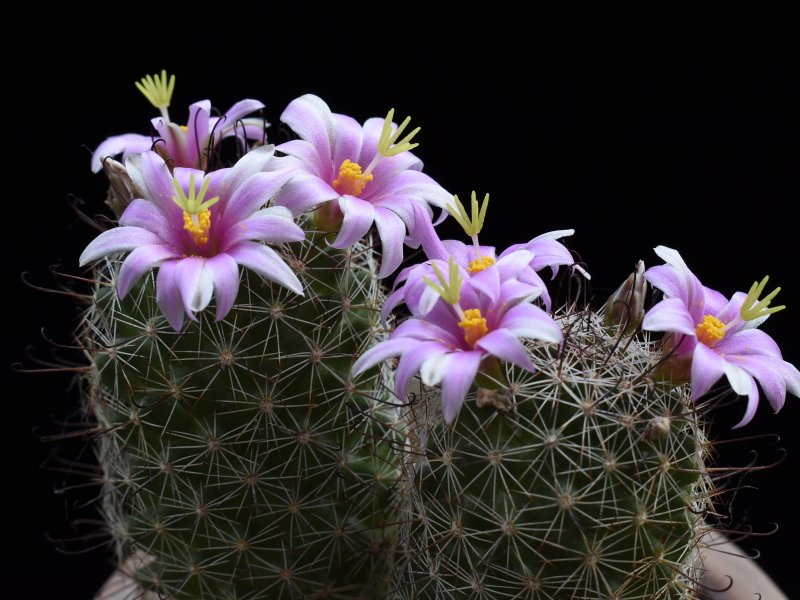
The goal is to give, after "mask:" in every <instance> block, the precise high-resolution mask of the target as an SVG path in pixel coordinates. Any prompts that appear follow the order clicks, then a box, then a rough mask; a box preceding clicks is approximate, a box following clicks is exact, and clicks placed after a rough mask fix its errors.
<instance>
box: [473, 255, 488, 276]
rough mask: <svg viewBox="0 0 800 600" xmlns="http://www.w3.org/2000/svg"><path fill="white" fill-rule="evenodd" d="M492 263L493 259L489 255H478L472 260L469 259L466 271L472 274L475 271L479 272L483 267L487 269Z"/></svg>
mask: <svg viewBox="0 0 800 600" xmlns="http://www.w3.org/2000/svg"><path fill="white" fill-rule="evenodd" d="M493 264H494V259H493V258H492V257H491V256H479V257H478V258H476V259H475V260H473V261H470V263H469V265H467V271H469V272H470V275H474V274H475V273H480V272H481V271H483V270H484V269H488V268H489V267H491V266H492V265H493Z"/></svg>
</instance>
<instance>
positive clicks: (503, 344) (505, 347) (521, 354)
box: [475, 329, 534, 372]
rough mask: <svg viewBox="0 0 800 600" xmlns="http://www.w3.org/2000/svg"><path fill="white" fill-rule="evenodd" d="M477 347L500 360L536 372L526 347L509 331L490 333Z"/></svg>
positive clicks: (499, 330) (496, 330) (500, 330)
mask: <svg viewBox="0 0 800 600" xmlns="http://www.w3.org/2000/svg"><path fill="white" fill-rule="evenodd" d="M475 347H476V348H482V349H483V350H485V351H486V352H488V353H489V354H491V355H492V356H496V357H497V358H499V359H500V360H504V361H506V362H510V363H513V364H515V365H517V366H519V367H522V368H523V369H527V370H528V371H531V372H533V371H534V367H533V363H532V362H531V359H530V357H529V356H528V351H527V350H526V349H525V346H524V345H523V344H522V342H520V341H519V339H518V338H517V336H515V335H514V334H513V333H511V332H510V331H509V330H508V329H495V330H494V331H490V332H489V333H487V334H486V335H485V336H483V337H482V338H481V339H479V340H478V342H477V343H476V344H475Z"/></svg>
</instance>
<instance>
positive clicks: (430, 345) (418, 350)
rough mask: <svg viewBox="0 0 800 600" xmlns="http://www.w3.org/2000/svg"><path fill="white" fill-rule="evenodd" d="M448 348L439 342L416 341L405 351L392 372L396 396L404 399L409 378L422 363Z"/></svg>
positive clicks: (443, 352) (445, 351)
mask: <svg viewBox="0 0 800 600" xmlns="http://www.w3.org/2000/svg"><path fill="white" fill-rule="evenodd" d="M447 352H448V349H447V347H446V346H444V345H443V344H440V343H439V342H433V341H431V342H418V343H417V344H416V345H414V346H412V347H411V351H406V352H404V353H403V356H402V357H401V358H400V362H399V363H398V364H397V370H396V371H395V373H394V383H395V392H396V393H397V397H398V398H400V399H405V396H406V390H407V389H408V384H409V382H410V381H411V378H412V377H413V376H414V375H415V374H416V373H418V372H419V370H420V367H421V366H422V363H424V362H425V361H426V360H428V359H429V358H431V357H432V356H435V355H437V354H445V353H447Z"/></svg>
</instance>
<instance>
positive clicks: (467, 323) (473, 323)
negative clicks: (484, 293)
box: [458, 308, 489, 347]
mask: <svg viewBox="0 0 800 600" xmlns="http://www.w3.org/2000/svg"><path fill="white" fill-rule="evenodd" d="M458 326H459V327H461V328H462V329H463V330H464V339H465V340H466V341H467V343H468V344H469V345H470V346H473V347H474V346H475V344H476V343H477V341H478V340H479V339H481V338H482V337H483V336H485V335H486V334H487V333H489V328H488V327H487V326H486V319H484V318H483V317H482V316H481V310H480V309H479V308H469V309H467V310H465V311H464V319H463V320H462V321H461V322H460V323H459V324H458Z"/></svg>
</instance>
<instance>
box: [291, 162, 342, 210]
mask: <svg viewBox="0 0 800 600" xmlns="http://www.w3.org/2000/svg"><path fill="white" fill-rule="evenodd" d="M337 198H339V192H337V191H336V190H334V189H333V188H332V187H331V186H330V185H329V184H328V183H327V182H326V181H324V180H323V179H321V178H320V177H317V176H316V175H313V174H311V173H304V172H302V171H295V172H294V174H293V175H292V177H291V179H289V181H288V182H287V183H286V185H284V186H283V187H282V188H281V190H280V191H279V192H278V195H277V196H276V197H275V204H276V205H278V206H285V207H286V208H288V209H289V210H290V211H291V212H292V214H293V215H294V216H298V215H301V214H303V213H304V212H306V211H307V210H309V209H311V208H314V207H315V206H316V205H318V204H322V203H323V202H329V201H331V200H335V199H337Z"/></svg>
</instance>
